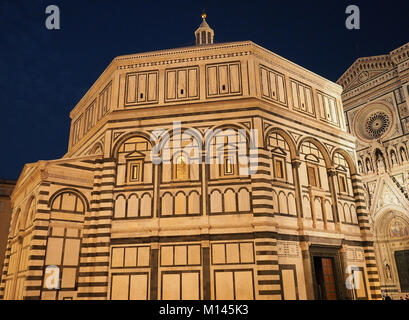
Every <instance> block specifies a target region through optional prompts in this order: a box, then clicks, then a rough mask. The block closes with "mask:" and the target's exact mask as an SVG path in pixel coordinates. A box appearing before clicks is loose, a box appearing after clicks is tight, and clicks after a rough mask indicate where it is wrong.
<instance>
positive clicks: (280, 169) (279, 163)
mask: <svg viewBox="0 0 409 320" xmlns="http://www.w3.org/2000/svg"><path fill="white" fill-rule="evenodd" d="M274 177H275V178H276V179H281V180H285V179H286V177H285V160H284V159H283V158H277V157H275V158H274Z"/></svg>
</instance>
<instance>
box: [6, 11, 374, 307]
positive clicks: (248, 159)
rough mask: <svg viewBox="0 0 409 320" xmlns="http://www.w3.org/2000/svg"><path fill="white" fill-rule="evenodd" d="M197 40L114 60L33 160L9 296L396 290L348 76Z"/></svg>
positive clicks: (12, 243)
mask: <svg viewBox="0 0 409 320" xmlns="http://www.w3.org/2000/svg"><path fill="white" fill-rule="evenodd" d="M195 35H196V45H195V46H192V47H185V48H178V49H171V50H163V51H156V52H148V53H141V54H132V55H127V56H120V57H117V58H115V59H114V60H113V61H112V62H111V64H110V65H109V66H108V67H107V69H106V70H105V71H104V72H103V73H102V75H101V76H100V77H99V78H98V79H97V81H96V82H95V83H94V85H93V86H92V87H91V88H90V90H89V91H88V92H87V93H86V94H85V96H84V97H83V98H82V99H81V100H80V101H79V103H78V104H77V105H76V106H75V108H74V109H73V110H72V112H71V114H70V117H71V119H72V122H71V131H70V140H69V146H68V151H67V153H66V154H65V155H64V156H63V157H62V158H61V159H58V160H52V161H39V162H37V163H34V164H27V165H26V166H25V167H24V169H23V171H22V173H21V175H20V178H19V180H18V182H17V185H16V188H15V191H14V192H13V195H12V203H13V214H12V221H11V226H10V230H9V236H8V241H7V251H6V257H5V263H4V268H3V277H2V280H1V284H0V298H3V299H52V300H56V299H61V300H63V299H125V300H127V299H148V300H157V299H159V300H167V299H174V300H178V299H205V300H218V299H225V300H242V299H249V300H251V299H260V300H261V299H264V300H280V299H284V300H305V299H328V300H333V299H380V298H381V292H380V284H379V277H378V271H377V267H376V261H375V251H374V243H373V237H372V234H371V232H370V231H371V230H370V221H369V215H368V211H367V209H366V205H365V189H364V187H363V184H362V182H361V177H360V174H359V173H358V169H357V160H358V159H357V157H356V153H355V138H354V137H353V136H352V135H351V134H350V133H348V131H347V123H346V122H345V120H344V117H343V108H342V99H341V92H342V87H341V86H340V85H338V84H335V83H333V82H330V81H328V80H326V79H324V78H322V77H320V76H318V75H316V74H314V73H312V72H310V71H308V70H306V69H304V68H302V67H300V66H298V65H296V64H294V63H292V62H290V61H288V60H286V59H284V58H282V57H280V56H278V55H276V54H274V53H272V52H270V51H268V50H266V49H264V48H262V47H260V46H258V45H256V44H254V43H253V42H251V41H243V42H233V43H220V44H214V40H213V39H214V32H213V30H212V29H211V28H210V27H209V26H208V24H207V23H206V21H205V17H203V22H202V24H201V25H200V27H199V28H198V29H197V31H196V33H195ZM351 279H352V280H351Z"/></svg>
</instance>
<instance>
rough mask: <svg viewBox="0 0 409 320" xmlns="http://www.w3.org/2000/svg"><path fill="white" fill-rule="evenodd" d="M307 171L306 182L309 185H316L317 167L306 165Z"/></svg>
mask: <svg viewBox="0 0 409 320" xmlns="http://www.w3.org/2000/svg"><path fill="white" fill-rule="evenodd" d="M307 173H308V184H309V185H310V186H311V187H318V181H317V168H316V167H312V166H307Z"/></svg>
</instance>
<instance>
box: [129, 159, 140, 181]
mask: <svg viewBox="0 0 409 320" xmlns="http://www.w3.org/2000/svg"><path fill="white" fill-rule="evenodd" d="M131 168H132V169H131V180H132V181H139V170H140V168H139V163H135V164H133V165H132V166H131Z"/></svg>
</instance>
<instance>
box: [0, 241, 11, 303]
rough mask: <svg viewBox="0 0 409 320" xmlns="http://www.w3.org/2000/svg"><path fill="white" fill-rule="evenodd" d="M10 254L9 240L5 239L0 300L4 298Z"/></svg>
mask: <svg viewBox="0 0 409 320" xmlns="http://www.w3.org/2000/svg"><path fill="white" fill-rule="evenodd" d="M10 253H11V239H10V238H9V239H7V247H6V252H5V254H4V264H3V270H2V271H1V272H2V274H1V280H0V300H3V299H4V298H5V287H6V276H7V273H8V270H9V263H10Z"/></svg>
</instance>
